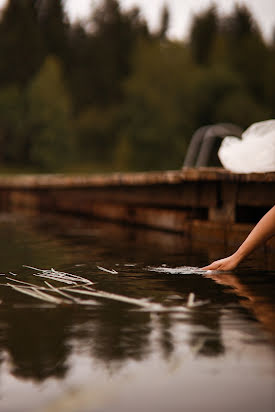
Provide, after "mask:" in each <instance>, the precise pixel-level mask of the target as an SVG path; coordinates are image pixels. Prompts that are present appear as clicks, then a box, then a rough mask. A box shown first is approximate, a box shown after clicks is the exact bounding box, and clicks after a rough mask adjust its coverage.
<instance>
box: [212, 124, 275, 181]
mask: <svg viewBox="0 0 275 412" xmlns="http://www.w3.org/2000/svg"><path fill="white" fill-rule="evenodd" d="M218 156H219V158H220V161H221V163H222V165H223V166H224V167H225V168H226V169H228V170H230V171H232V172H234V173H253V172H256V173H264V172H274V171H275V120H266V121H263V122H259V123H254V124H252V125H251V126H250V127H249V128H248V129H246V130H245V132H244V133H243V134H242V138H241V139H238V138H237V137H233V136H228V137H225V139H224V140H223V142H222V144H221V146H220V149H219V151H218Z"/></svg>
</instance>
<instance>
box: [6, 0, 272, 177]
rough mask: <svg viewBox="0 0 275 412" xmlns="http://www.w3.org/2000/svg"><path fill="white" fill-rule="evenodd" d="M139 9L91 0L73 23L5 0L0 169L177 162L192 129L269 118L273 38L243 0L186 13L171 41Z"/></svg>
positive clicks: (40, 2)
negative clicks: (183, 28) (185, 28)
mask: <svg viewBox="0 0 275 412" xmlns="http://www.w3.org/2000/svg"><path fill="white" fill-rule="evenodd" d="M169 24H170V13H169V9H168V7H164V8H163V10H162V11H161V13H160V19H159V28H158V30H155V31H152V30H150V28H149V26H148V23H147V22H146V20H145V19H144V17H143V16H142V14H141V12H140V10H139V9H138V8H133V9H131V10H127V11H123V10H122V9H121V7H120V4H119V1H118V0H102V1H101V3H100V4H99V5H98V6H97V7H94V8H93V10H91V14H90V16H88V17H87V19H85V21H78V22H77V23H72V22H71V21H70V20H69V18H68V16H67V15H66V13H65V9H64V3H62V2H60V1H56V0H20V1H19V0H9V1H8V2H7V5H6V7H5V8H4V9H3V10H2V11H1V15H0V160H1V163H0V171H1V172H2V173H7V172H20V173H21V172H22V173H23V172H24V173H25V172H47V173H48V172H71V173H81V172H83V173H84V172H85V173H86V172H110V171H139V170H165V169H179V168H180V167H181V166H182V163H183V160H184V156H185V153H186V149H187V147H188V144H189V141H190V139H191V137H192V134H193V132H194V131H195V130H196V129H197V128H199V127H200V126H203V125H207V124H211V123H217V122H233V123H236V124H238V125H240V126H242V127H247V126H249V125H250V124H251V123H253V122H256V121H260V120H265V119H269V118H272V117H274V113H275V82H274V73H275V36H274V39H273V40H270V41H267V40H266V39H264V38H263V35H262V33H261V31H260V28H259V26H258V25H257V22H256V21H255V19H254V17H253V16H252V14H251V12H250V11H249V10H248V9H247V8H246V7H244V6H240V5H236V6H235V8H234V9H233V11H232V12H231V13H230V14H228V15H220V14H219V13H218V11H217V9H216V7H215V5H212V6H211V7H209V8H208V9H207V10H204V11H202V12H200V13H198V14H197V15H195V16H194V17H193V20H192V24H191V28H190V33H189V35H188V38H185V39H183V40H177V41H175V40H171V39H170V38H169V36H168V35H167V31H168V29H169Z"/></svg>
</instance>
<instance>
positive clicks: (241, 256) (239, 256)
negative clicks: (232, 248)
mask: <svg viewBox="0 0 275 412" xmlns="http://www.w3.org/2000/svg"><path fill="white" fill-rule="evenodd" d="M233 256H234V259H235V260H236V262H237V264H239V263H240V262H241V261H242V260H243V259H244V258H245V257H246V254H245V253H244V251H242V250H241V248H239V249H238V250H237V251H236V252H235V253H234V255H233Z"/></svg>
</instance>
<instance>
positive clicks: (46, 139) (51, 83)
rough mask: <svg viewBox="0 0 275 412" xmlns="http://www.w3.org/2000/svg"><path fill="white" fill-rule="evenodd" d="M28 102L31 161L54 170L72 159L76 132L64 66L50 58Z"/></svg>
mask: <svg viewBox="0 0 275 412" xmlns="http://www.w3.org/2000/svg"><path fill="white" fill-rule="evenodd" d="M27 97H28V103H29V113H28V116H29V132H30V138H29V141H28V143H29V147H28V156H29V160H30V162H32V163H33V164H35V165H37V166H39V167H42V168H44V169H46V170H55V169H58V168H60V167H62V166H63V165H64V164H66V162H68V160H71V155H72V151H73V132H72V123H71V100H70V96H69V94H68V92H67V90H66V87H65V84H64V80H63V75H62V70H61V65H60V64H59V62H58V60H57V59H56V58H54V57H48V58H47V59H46V61H45V63H44V65H43V66H42V68H41V70H40V71H39V73H38V74H37V75H36V76H35V77H34V79H33V81H32V82H31V84H30V85H29V88H28V90H27Z"/></svg>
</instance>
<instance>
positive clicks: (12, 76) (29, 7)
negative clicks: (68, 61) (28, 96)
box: [0, 0, 44, 87]
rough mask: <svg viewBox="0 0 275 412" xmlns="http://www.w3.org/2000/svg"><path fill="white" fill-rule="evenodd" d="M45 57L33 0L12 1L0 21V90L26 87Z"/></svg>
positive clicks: (10, 0)
mask: <svg viewBox="0 0 275 412" xmlns="http://www.w3.org/2000/svg"><path fill="white" fill-rule="evenodd" d="M43 57H44V49H43V41H42V38H41V35H40V30H39V26H38V23H37V20H36V12H35V8H34V2H33V0H20V1H18V0H9V2H8V3H7V6H6V8H5V9H4V11H3V14H2V18H1V21H0V87H1V86H4V85H10V84H17V85H21V86H22V85H26V83H27V82H28V81H29V80H30V78H31V77H32V76H33V75H34V73H35V72H36V71H37V70H38V68H39V67H40V65H41V63H42V60H43Z"/></svg>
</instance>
